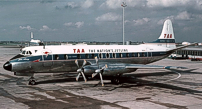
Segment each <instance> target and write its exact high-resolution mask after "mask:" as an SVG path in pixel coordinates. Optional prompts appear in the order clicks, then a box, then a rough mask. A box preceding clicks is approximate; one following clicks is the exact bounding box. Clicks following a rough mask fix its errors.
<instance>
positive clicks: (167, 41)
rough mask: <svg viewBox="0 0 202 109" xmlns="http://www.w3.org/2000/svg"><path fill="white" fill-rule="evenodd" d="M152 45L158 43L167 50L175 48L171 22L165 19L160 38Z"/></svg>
mask: <svg viewBox="0 0 202 109" xmlns="http://www.w3.org/2000/svg"><path fill="white" fill-rule="evenodd" d="M152 43H160V44H161V45H162V46H166V47H169V48H176V46H175V36H174V32H173V26H172V22H171V20H169V19H167V20H166V21H165V22H164V25H163V29H162V32H161V35H160V37H159V38H158V39H157V40H156V41H154V42H152Z"/></svg>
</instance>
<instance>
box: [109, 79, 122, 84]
mask: <svg viewBox="0 0 202 109" xmlns="http://www.w3.org/2000/svg"><path fill="white" fill-rule="evenodd" d="M111 83H112V84H117V85H118V84H120V83H121V81H120V79H119V78H112V79H111Z"/></svg>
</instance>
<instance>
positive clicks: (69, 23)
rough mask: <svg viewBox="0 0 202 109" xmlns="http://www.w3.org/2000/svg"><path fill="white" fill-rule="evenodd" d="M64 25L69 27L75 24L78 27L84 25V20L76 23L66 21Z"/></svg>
mask: <svg viewBox="0 0 202 109" xmlns="http://www.w3.org/2000/svg"><path fill="white" fill-rule="evenodd" d="M63 25H65V26H68V27H70V26H72V27H74V26H75V27H76V28H81V27H82V26H83V25H84V22H83V21H82V22H76V23H73V22H68V23H64V24H63Z"/></svg>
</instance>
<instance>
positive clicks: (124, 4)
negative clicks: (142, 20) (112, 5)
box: [121, 2, 127, 45]
mask: <svg viewBox="0 0 202 109" xmlns="http://www.w3.org/2000/svg"><path fill="white" fill-rule="evenodd" d="M122 3H123V4H121V6H122V7H123V45H125V41H124V8H125V7H126V6H127V5H126V2H122Z"/></svg>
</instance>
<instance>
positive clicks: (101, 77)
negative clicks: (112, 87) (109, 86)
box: [99, 73, 104, 86]
mask: <svg viewBox="0 0 202 109" xmlns="http://www.w3.org/2000/svg"><path fill="white" fill-rule="evenodd" d="M99 74H100V80H101V83H102V86H104V82H103V79H102V74H101V73H99Z"/></svg>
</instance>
